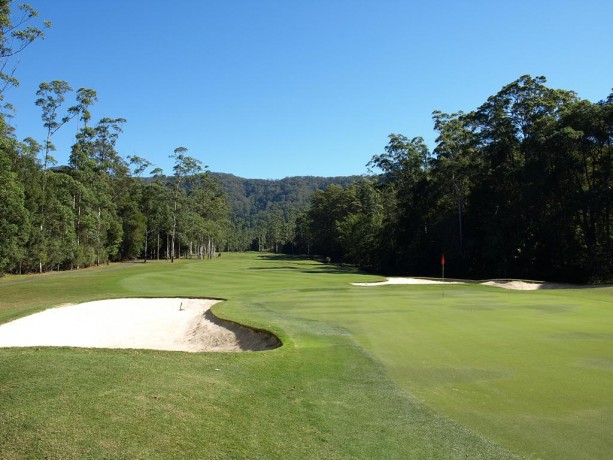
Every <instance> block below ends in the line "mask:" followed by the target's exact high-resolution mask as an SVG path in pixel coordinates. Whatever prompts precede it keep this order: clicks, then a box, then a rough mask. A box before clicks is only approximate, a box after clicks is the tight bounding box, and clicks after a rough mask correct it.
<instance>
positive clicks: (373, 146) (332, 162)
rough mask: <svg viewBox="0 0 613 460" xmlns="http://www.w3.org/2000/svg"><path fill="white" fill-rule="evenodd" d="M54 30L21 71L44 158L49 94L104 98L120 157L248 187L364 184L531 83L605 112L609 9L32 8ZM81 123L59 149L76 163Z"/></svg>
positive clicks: (611, 63)
mask: <svg viewBox="0 0 613 460" xmlns="http://www.w3.org/2000/svg"><path fill="white" fill-rule="evenodd" d="M29 3H30V4H31V5H32V6H34V7H35V8H36V9H37V10H38V11H39V12H40V16H41V18H43V19H49V20H51V21H52V22H53V28H52V29H50V30H49V31H48V32H47V34H46V35H47V36H46V38H45V40H44V41H40V42H37V43H34V44H33V45H32V46H31V47H29V48H28V49H27V50H26V51H24V52H23V53H22V54H21V55H20V63H19V67H18V69H17V72H16V77H17V78H18V79H19V80H20V81H21V85H20V86H19V87H18V88H14V89H11V90H10V91H8V93H7V94H6V99H7V101H9V102H11V103H13V104H14V105H15V106H16V108H17V114H16V116H15V118H14V120H13V124H14V125H15V126H16V135H17V136H18V138H20V139H22V138H24V137H27V136H31V137H34V138H35V139H37V140H39V141H40V142H42V141H43V140H44V137H45V131H44V129H43V127H42V122H41V120H40V109H39V108H38V107H36V106H35V105H34V101H35V99H36V96H35V92H36V90H37V88H38V85H39V83H41V82H43V81H51V80H65V81H67V82H68V83H69V84H70V85H71V86H72V87H73V88H74V89H77V88H80V87H86V88H92V89H95V90H96V91H97V93H98V97H99V102H98V103H97V104H96V105H95V106H94V107H93V108H92V115H93V119H94V121H96V120H98V119H100V118H102V117H123V118H126V119H127V120H128V122H127V124H126V125H125V129H124V133H123V134H122V135H121V138H120V140H119V142H118V150H119V152H120V153H121V154H122V156H124V157H125V156H127V155H139V156H142V157H145V158H147V159H149V160H150V161H151V162H152V163H154V164H155V165H156V166H159V167H161V168H162V169H164V171H165V172H166V173H171V167H172V164H171V160H170V159H169V158H168V155H170V154H171V153H172V152H173V150H174V149H175V148H176V147H179V146H183V147H186V148H188V149H189V151H188V154H189V155H191V156H194V157H196V158H198V159H200V160H201V161H202V162H203V164H206V165H208V166H209V168H210V169H211V170H212V171H220V172H228V173H232V174H236V175H239V176H243V177H249V178H264V179H273V178H282V177H286V176H294V175H318V176H333V175H350V174H363V173H365V172H366V167H365V164H366V163H367V162H368V161H369V160H370V158H371V157H372V156H373V155H375V154H379V153H381V152H383V148H384V146H385V145H386V143H387V135H388V134H390V133H392V132H393V133H402V134H404V135H406V136H409V137H413V136H422V137H424V138H425V139H426V142H427V143H428V144H429V145H430V146H431V147H433V145H434V139H435V138H436V133H435V132H434V131H433V129H432V119H431V114H432V111H433V110H436V109H438V110H442V111H444V112H456V111H459V110H464V111H469V110H473V109H475V108H477V107H478V106H479V105H481V104H482V103H483V102H485V100H486V99H487V97H488V96H490V95H492V94H495V93H496V92H497V91H499V90H500V89H501V88H502V86H504V85H505V84H507V83H510V82H511V81H513V80H515V79H516V78H518V77H520V76H521V75H524V74H531V75H544V76H546V77H547V79H548V82H549V85H550V86H552V87H555V88H564V89H570V90H574V91H576V92H577V93H578V95H579V96H580V97H582V98H585V99H589V100H591V101H598V100H601V99H604V98H606V97H607V96H608V95H609V93H610V92H611V88H613V59H611V49H613V27H611V23H610V21H611V18H612V17H613V2H611V1H610V0H607V1H605V0H602V1H597V0H581V1H564V0H560V1H540V0H533V1H523V0H518V1H514V2H499V1H491V0H489V1H472V0H466V1H436V0H435V1H428V2H426V1H422V2H415V1H408V0H407V1H391V0H372V1H360V0H354V1H348V0H309V1H292V0H275V1H271V0H261V1H256V0H241V1H239V0H217V1H208V0H201V1H193V0H192V1H188V0H175V1H174V2H168V1H159V0H148V1H145V0H138V1H137V0H131V1H126V0H106V1H102V0H98V1H94V0H87V1H84V0H53V1H42V0H30V1H29ZM77 128H78V127H77V124H76V122H72V123H71V124H70V125H66V126H65V127H63V128H62V129H61V130H60V131H59V132H58V133H57V135H56V137H55V139H54V142H55V144H56V146H57V152H56V153H55V156H56V158H57V159H58V161H59V163H66V161H67V158H68V154H69V151H70V145H72V143H73V141H74V135H75V133H76V130H77Z"/></svg>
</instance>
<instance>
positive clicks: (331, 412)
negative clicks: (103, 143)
mask: <svg viewBox="0 0 613 460" xmlns="http://www.w3.org/2000/svg"><path fill="white" fill-rule="evenodd" d="M376 279H377V278H376V277H372V276H367V275H363V274H360V273H357V272H355V271H354V270H352V269H349V268H344V267H337V266H334V265H325V264H320V263H318V262H314V261H310V260H304V259H300V258H293V257H285V256H277V255H272V254H224V255H223V256H222V257H221V258H218V259H216V260H212V261H196V260H193V261H188V260H180V261H177V263H175V264H170V263H167V262H148V263H147V264H142V263H135V264H120V265H112V266H111V267H109V268H101V269H93V270H89V269H88V270H80V271H75V272H66V273H60V274H53V275H47V276H31V277H23V278H10V279H6V280H2V281H0V322H6V321H9V320H11V319H14V318H17V317H19V316H23V315H26V314H30V313H32V312H35V311H39V310H41V309H43V308H46V307H49V306H54V305H60V304H65V303H75V302H80V301H86V300H94V299H103V298H119V297H165V296H168V297H180V296H183V297H214V298H224V299H226V301H225V302H223V303H221V304H217V305H215V306H214V307H213V311H214V312H215V313H216V314H217V315H218V316H220V317H222V318H226V319H231V320H233V321H238V322H241V323H243V324H248V325H251V326H254V327H257V328H263V329H267V330H269V331H271V332H273V333H275V334H277V335H278V337H279V338H280V339H281V340H282V341H283V343H284V345H283V347H281V348H279V349H277V350H272V351H264V352H251V353H195V354H194V353H183V352H163V351H153V350H106V349H78V348H41V347H37V348H5V349H0V369H1V371H0V452H2V457H3V458H41V457H48V458H83V457H88V458H187V457H197V458H237V457H245V458H512V457H514V456H523V457H541V458H556V459H557V458H607V456H608V455H609V453H610V452H612V451H613V439H612V436H611V434H610V433H611V432H613V395H612V393H613V392H611V391H610V388H611V387H612V383H613V374H612V372H613V288H610V287H607V288H593V289H570V290H566V289H564V290H547V291H546V290H543V291H509V290H503V289H499V288H495V287H485V286H478V285H470V284H467V285H453V286H444V287H442V286H441V285H427V286H421V285H387V286H376V287H363V286H353V285H351V283H352V282H360V281H373V280H376Z"/></svg>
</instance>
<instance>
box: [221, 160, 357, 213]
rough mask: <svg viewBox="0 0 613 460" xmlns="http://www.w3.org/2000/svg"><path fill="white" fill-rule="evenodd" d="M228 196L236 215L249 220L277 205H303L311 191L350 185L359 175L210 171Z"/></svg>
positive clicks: (291, 206)
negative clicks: (258, 174)
mask: <svg viewBox="0 0 613 460" xmlns="http://www.w3.org/2000/svg"><path fill="white" fill-rule="evenodd" d="M210 174H211V176H212V177H213V178H215V179H217V181H218V182H219V183H220V184H221V186H222V188H223V189H224V190H225V192H226V193H227V196H228V201H229V203H230V207H231V208H232V214H233V216H234V217H235V218H239V219H242V220H245V221H249V220H250V219H251V217H253V216H255V215H257V214H258V213H261V212H263V211H266V210H268V209H270V208H271V207H280V208H283V209H288V210H300V209H304V208H305V207H306V206H307V205H308V204H309V200H310V197H311V195H313V194H314V193H315V192H316V191H317V190H323V189H325V188H326V187H328V186H329V185H332V184H336V185H341V186H347V185H350V184H352V183H354V182H356V181H358V180H360V178H361V177H362V176H336V177H317V176H293V177H286V178H284V179H245V178H242V177H238V176H235V175H233V174H227V173H220V172H211V173H210Z"/></svg>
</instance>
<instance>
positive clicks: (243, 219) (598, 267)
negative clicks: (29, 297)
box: [0, 0, 613, 282]
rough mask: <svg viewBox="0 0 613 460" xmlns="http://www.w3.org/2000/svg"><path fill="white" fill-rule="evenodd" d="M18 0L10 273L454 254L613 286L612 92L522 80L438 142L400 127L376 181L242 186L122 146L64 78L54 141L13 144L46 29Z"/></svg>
mask: <svg viewBox="0 0 613 460" xmlns="http://www.w3.org/2000/svg"><path fill="white" fill-rule="evenodd" d="M10 10H11V2H10V1H7V0H0V80H1V81H2V82H4V85H0V101H1V102H3V103H4V104H5V106H4V109H5V112H2V113H0V274H2V273H5V272H11V273H23V272H32V271H40V272H43V271H48V270H52V269H55V270H59V269H71V268H78V267H86V266H89V265H93V264H100V263H105V262H108V261H117V260H127V259H134V258H144V259H151V258H156V259H168V260H170V261H174V259H175V258H176V257H200V258H204V257H213V256H214V255H215V254H216V253H217V252H218V251H219V250H223V251H244V250H249V249H251V250H258V251H264V250H266V251H274V252H286V253H294V254H316V255H320V256H322V257H326V258H330V259H331V260H335V261H344V262H349V263H353V264H356V265H358V266H360V267H362V268H364V269H369V270H374V271H378V272H382V273H403V274H406V273H410V274H413V275H438V274H439V273H440V271H439V270H440V264H439V261H440V260H441V258H442V256H443V254H444V255H445V260H446V261H447V265H446V268H447V274H448V276H454V277H479V278H492V277H521V278H531V279H550V280H562V281H573V282H578V281H594V282H599V281H600V282H601V281H609V280H611V279H613V179H612V176H613V172H612V157H613V94H611V95H609V96H608V97H607V98H606V99H604V100H602V101H600V102H595V103H594V102H590V101H587V100H583V99H581V98H579V97H578V96H577V94H575V93H574V92H573V91H569V90H562V89H553V88H549V87H548V86H546V80H545V78H544V77H531V76H529V75H526V76H523V77H521V78H519V79H518V80H516V81H514V82H512V83H510V84H508V85H506V86H505V87H503V88H502V89H501V90H500V91H499V92H498V93H497V94H495V95H493V96H491V97H489V98H488V99H487V101H485V102H484V103H483V104H482V105H481V106H479V107H478V108H476V109H475V110H473V111H471V112H467V113H464V112H458V113H452V114H447V113H442V112H439V111H435V112H434V113H433V124H434V129H435V131H436V132H437V133H438V138H437V139H436V143H435V145H434V148H433V149H432V150H431V149H430V148H429V146H427V145H426V144H425V142H424V140H423V138H421V137H407V136H405V135H402V134H391V135H390V136H389V142H388V144H387V145H386V146H385V147H384V152H383V153H380V154H378V155H375V156H374V157H373V158H372V160H371V162H370V163H369V170H368V171H369V175H368V176H364V177H360V176H353V177H331V178H322V177H288V178H285V179H282V180H259V179H242V178H239V177H236V176H233V175H231V174H223V173H211V172H209V171H207V170H206V167H205V168H203V167H202V164H201V162H200V160H198V159H196V158H193V157H191V156H188V155H187V152H188V150H187V149H186V148H185V147H177V148H176V149H175V150H174V151H173V152H168V153H169V156H170V158H172V160H173V162H174V166H173V170H172V172H170V171H169V172H168V173H165V172H164V171H162V170H160V169H154V170H152V171H151V170H150V166H151V164H150V163H149V161H147V160H146V159H144V158H141V157H138V156H125V157H124V156H122V154H121V152H118V151H117V148H116V146H117V140H118V138H119V136H120V135H121V133H122V128H123V126H124V124H125V123H126V120H125V119H123V118H117V117H115V118H110V117H108V116H103V117H102V118H99V119H98V121H97V122H94V119H93V113H92V112H93V111H94V110H95V104H96V102H97V99H98V96H97V93H96V91H95V90H93V89H89V88H79V89H78V90H76V91H74V90H73V89H72V88H71V87H70V85H69V84H68V83H67V82H65V81H60V80H54V81H50V82H43V83H41V84H40V86H39V89H38V91H37V92H36V97H37V99H36V102H35V104H36V106H38V107H39V108H40V113H41V122H42V126H43V127H44V129H45V132H46V138H45V139H44V140H39V141H37V140H35V139H33V138H30V137H28V138H26V139H24V140H22V141H20V140H18V139H16V137H15V135H14V129H13V127H12V126H11V124H10V116H9V115H8V114H9V113H10V110H12V107H11V106H10V104H8V103H7V101H5V100H4V97H5V90H6V89H7V88H8V87H10V86H15V85H17V84H18V81H17V79H16V78H15V77H14V67H13V66H14V65H16V62H17V58H16V55H18V54H19V53H20V52H21V51H22V50H23V49H25V48H26V47H27V46H28V45H30V44H31V43H33V42H35V41H36V40H37V39H39V38H41V37H42V36H43V30H44V29H45V28H46V27H47V26H48V23H46V22H43V21H39V20H38V18H37V14H36V12H35V11H34V10H33V9H32V8H30V7H28V6H21V7H20V11H21V12H22V19H20V22H18V23H16V24H13V22H12V20H11V17H12V16H11V11H10ZM9 69H12V70H11V71H9ZM6 72H8V73H6ZM69 124H71V125H72V129H75V127H76V135H75V138H74V144H73V145H72V147H71V148H70V155H69V161H68V164H67V165H63V166H57V165H56V162H55V160H54V158H53V152H54V150H55V146H54V143H53V141H54V136H55V134H56V133H57V132H58V131H59V130H60V129H66V127H67V126H68V125H69ZM41 141H42V142H41ZM373 153H375V152H373ZM372 171H374V174H373V173H372ZM146 174H149V175H150V176H151V177H149V178H146V179H144V178H141V176H143V175H146Z"/></svg>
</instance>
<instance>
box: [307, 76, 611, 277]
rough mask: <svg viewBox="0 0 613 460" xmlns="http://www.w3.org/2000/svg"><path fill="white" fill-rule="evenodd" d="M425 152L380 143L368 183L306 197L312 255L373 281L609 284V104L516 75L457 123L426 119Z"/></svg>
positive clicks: (397, 137)
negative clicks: (370, 275)
mask: <svg viewBox="0 0 613 460" xmlns="http://www.w3.org/2000/svg"><path fill="white" fill-rule="evenodd" d="M433 122H434V129H435V130H436V132H437V134H438V137H437V139H436V145H435V147H434V149H433V150H432V151H431V150H430V149H429V148H428V146H427V145H426V144H425V143H424V140H423V139H422V138H421V137H413V138H408V137H406V136H404V135H401V134H391V135H390V136H389V142H388V144H387V145H386V146H385V150H384V152H383V153H381V154H379V155H375V156H374V157H373V158H372V160H371V161H370V163H369V167H370V168H371V169H372V170H374V171H376V172H377V174H375V175H372V176H371V177H369V178H365V179H364V180H363V181H362V182H360V183H357V184H354V185H352V186H349V187H344V188H342V187H337V186H330V187H329V188H328V189H327V190H326V191H324V192H317V193H316V194H315V196H314V197H313V200H312V205H311V207H310V209H309V210H308V212H307V213H306V217H305V224H306V225H305V227H304V228H305V229H306V232H308V238H309V239H310V241H311V243H312V247H313V250H314V251H315V252H316V253H321V254H326V255H327V256H329V257H330V258H331V259H332V260H344V261H347V262H351V263H354V264H357V265H359V266H361V267H364V268H369V269H371V270H374V271H377V272H383V273H403V274H406V273H410V274H415V275H430V276H440V275H441V267H440V263H441V261H442V257H443V255H444V257H445V261H446V265H445V267H446V269H447V274H448V275H449V276H452V277H469V278H494V277H502V278H524V279H536V280H544V279H545V280H559V281H568V282H599V281H600V282H602V281H610V280H611V279H612V268H613V228H612V226H611V224H612V221H613V219H612V216H613V207H612V203H613V183H612V177H611V166H612V157H613V145H612V142H613V94H611V95H609V96H608V98H607V99H605V100H603V101H600V102H597V103H592V102H590V101H587V100H582V99H580V98H579V97H578V96H577V95H576V94H575V93H574V92H572V91H567V90H559V89H552V88H549V87H548V86H546V79H545V78H544V77H531V76H528V75H526V76H522V77H520V78H519V79H517V80H516V81H513V82H512V83H510V84H508V85H506V86H504V87H503V88H502V89H501V90H500V91H499V92H498V93H497V94H495V95H493V96H491V97H489V98H488V99H487V101H485V102H484V103H483V104H482V105H481V106H480V107H478V108H477V109H475V110H474V111H471V112H468V113H462V112H458V113H453V114H447V113H442V112H439V111H435V112H434V113H433Z"/></svg>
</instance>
